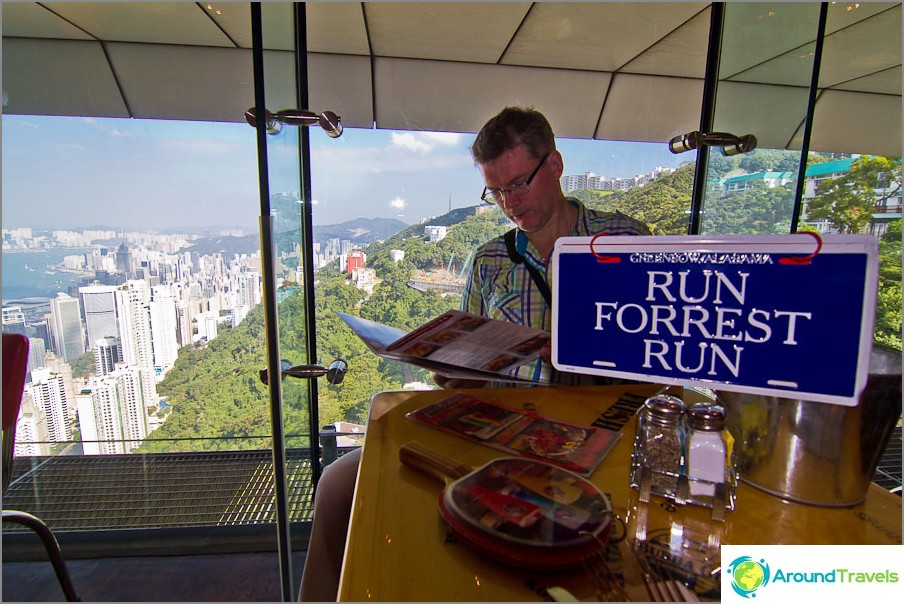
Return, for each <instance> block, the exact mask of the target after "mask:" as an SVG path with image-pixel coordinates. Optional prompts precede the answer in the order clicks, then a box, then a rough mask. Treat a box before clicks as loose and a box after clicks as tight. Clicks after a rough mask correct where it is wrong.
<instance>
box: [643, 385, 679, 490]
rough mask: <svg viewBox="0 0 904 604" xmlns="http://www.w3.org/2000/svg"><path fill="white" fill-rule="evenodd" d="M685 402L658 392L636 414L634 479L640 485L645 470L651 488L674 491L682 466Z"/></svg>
mask: <svg viewBox="0 0 904 604" xmlns="http://www.w3.org/2000/svg"><path fill="white" fill-rule="evenodd" d="M684 411H685V405H684V402H683V401H682V400H681V399H680V398H678V397H677V396H671V395H668V394H659V395H656V396H652V397H650V398H648V399H647V400H646V402H645V403H644V406H643V407H642V408H641V412H640V413H639V414H638V416H637V436H636V439H635V456H636V457H637V463H635V464H634V468H633V470H634V472H635V475H634V476H632V482H634V483H635V484H639V485H641V489H642V490H643V489H644V486H643V485H642V484H641V483H642V477H643V475H644V474H646V475H649V476H650V486H651V487H652V488H651V491H652V492H654V493H657V494H660V495H674V494H675V491H676V488H677V483H678V474H679V472H680V470H681V450H682V449H681V445H682V434H681V419H682V415H683V414H684Z"/></svg>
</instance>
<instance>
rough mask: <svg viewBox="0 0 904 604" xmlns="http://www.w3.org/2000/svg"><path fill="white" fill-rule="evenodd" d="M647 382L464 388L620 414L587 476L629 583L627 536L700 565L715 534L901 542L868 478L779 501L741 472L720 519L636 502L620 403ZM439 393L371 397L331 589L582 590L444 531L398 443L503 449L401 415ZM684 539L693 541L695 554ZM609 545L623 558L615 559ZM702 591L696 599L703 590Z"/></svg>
mask: <svg viewBox="0 0 904 604" xmlns="http://www.w3.org/2000/svg"><path fill="white" fill-rule="evenodd" d="M659 389H660V387H659V386H655V385H642V386H631V387H623V386H607V387H580V388H576V387H575V388H568V387H548V388H500V389H482V390H469V391H466V392H470V393H472V394H476V395H478V396H480V397H481V398H484V399H486V400H489V401H495V402H499V403H502V404H506V405H509V406H513V407H519V408H520V407H521V406H522V405H523V404H524V403H526V402H529V403H533V404H534V405H535V406H536V411H537V413H539V414H541V415H548V416H552V417H556V418H559V419H562V420H566V421H572V422H576V423H581V424H587V425H590V424H593V422H594V421H597V420H598V419H603V420H604V422H605V423H606V424H608V425H617V424H622V426H623V427H622V428H621V431H622V437H621V439H620V440H619V442H618V443H617V444H616V446H615V447H614V448H613V449H612V450H611V451H610V452H609V454H608V455H607V456H606V458H605V459H604V460H603V462H602V464H601V465H600V467H599V468H598V469H597V470H596V471H595V472H594V473H593V474H592V476H591V477H590V480H591V481H592V482H594V483H595V484H596V485H598V486H599V487H600V488H601V490H602V491H603V492H605V493H608V494H609V496H610V499H611V501H612V506H613V510H614V512H615V514H616V515H617V516H618V517H619V519H620V522H619V523H618V524H619V525H620V526H619V530H618V531H617V532H621V525H622V523H623V525H624V534H626V536H627V538H626V539H624V540H623V541H622V542H621V544H620V546H619V550H618V551H617V552H615V554H614V555H615V558H614V560H615V564H616V568H615V569H616V570H617V571H618V570H623V571H624V573H625V576H626V578H628V582H629V584H633V583H635V582H639V581H640V579H639V575H637V574H636V572H635V571H636V569H633V570H632V567H631V565H630V564H629V562H630V560H631V557H630V556H627V555H626V549H627V547H628V545H627V544H630V543H634V542H635V539H637V538H639V539H640V540H641V541H640V542H641V543H643V544H645V545H646V546H650V547H659V548H660V549H663V550H665V553H666V554H668V550H670V549H671V551H673V552H679V553H680V552H681V551H682V550H683V551H684V552H685V553H690V554H691V555H690V556H689V557H688V558H686V559H685V561H689V562H688V563H689V564H694V565H701V564H702V565H704V566H705V565H706V564H707V563H710V564H713V565H715V566H718V565H719V563H720V562H719V547H720V545H721V544H722V543H729V544H750V545H758V544H801V545H821V544H839V545H840V544H877V545H886V544H901V509H902V508H901V498H900V497H899V496H897V495H894V494H891V493H888V492H887V491H885V490H884V489H882V488H880V487H878V486H876V485H875V484H873V485H871V487H870V491H869V493H868V495H867V498H866V501H865V502H864V503H863V504H860V505H857V506H855V507H848V508H828V507H819V506H813V505H805V504H800V503H793V502H789V501H785V500H782V499H779V498H777V497H775V496H773V495H769V494H767V493H765V492H763V491H760V490H759V489H757V488H755V487H752V486H750V485H747V484H745V483H743V482H742V483H741V484H739V486H738V489H737V503H736V508H735V510H733V511H729V512H727V513H726V517H725V521H724V522H716V521H713V520H712V519H711V517H710V510H709V509H707V508H703V507H700V506H695V505H688V506H681V507H677V508H676V506H674V505H672V504H671V503H670V502H668V501H667V500H665V499H662V498H659V497H655V496H654V497H653V498H652V500H651V501H650V502H649V503H641V502H640V501H639V500H638V496H637V491H636V490H634V489H631V488H630V485H629V471H630V464H631V451H632V445H633V438H634V418H633V416H632V415H631V413H630V408H631V407H632V406H637V405H639V404H640V403H642V401H643V400H644V399H645V398H646V397H648V396H650V395H652V394H654V393H656V392H657V391H659ZM449 393H450V391H421V392H413V391H398V392H383V393H380V394H377V395H376V396H375V397H374V399H373V404H372V408H371V412H370V419H369V421H368V426H367V437H366V441H365V445H364V451H363V454H362V460H361V470H360V472H359V475H358V482H357V485H356V490H355V500H354V505H353V507H352V518H351V524H350V527H349V537H348V544H347V546H346V554H345V562H344V565H343V569H342V577H341V580H340V588H339V600H340V601H367V600H372V601H437V600H444V601H542V600H544V599H545V596H546V592H545V591H544V588H548V587H550V586H554V585H556V586H564V587H566V588H567V589H568V590H569V591H571V592H572V593H573V594H574V595H575V596H576V597H578V598H579V599H594V594H595V591H594V590H595V589H596V586H597V584H596V582H595V581H593V580H592V578H591V576H590V575H589V573H588V572H586V571H585V570H584V569H580V568H579V569H576V570H574V571H568V572H559V573H541V572H536V571H534V572H528V571H522V570H518V569H514V568H510V567H506V566H503V565H501V564H498V563H495V562H493V561H491V560H489V559H487V558H486V557H483V556H482V555H479V554H477V553H475V552H474V551H472V550H471V549H470V548H469V547H468V546H466V545H465V544H463V543H459V542H455V540H450V539H449V533H448V532H447V529H446V528H445V526H444V525H443V523H442V521H441V519H440V517H439V513H438V508H437V500H438V496H439V493H440V491H441V490H442V486H441V484H440V483H439V482H438V481H436V480H435V479H433V478H431V477H429V476H426V475H424V474H423V473H420V472H418V471H417V470H413V469H411V468H408V467H406V466H403V465H402V464H401V463H400V462H399V458H398V452H399V447H401V446H402V445H403V444H405V443H407V442H409V441H413V440H415V441H420V442H422V443H424V444H426V445H427V446H429V447H430V448H431V449H433V450H435V451H436V452H437V453H439V454H440V455H443V456H445V457H449V458H453V459H455V460H456V461H458V462H460V463H463V464H465V465H468V466H471V467H478V466H480V465H482V464H484V463H486V462H488V461H490V460H491V459H493V458H495V457H499V456H501V455H503V453H502V452H500V451H497V450H495V449H491V448H489V447H486V446H482V445H478V444H474V443H470V442H468V441H466V440H463V439H461V438H458V437H456V436H453V435H450V434H446V433H444V432H441V431H438V430H435V429H431V428H428V427H426V426H423V425H420V424H418V423H416V422H414V421H412V420H410V419H408V418H406V417H405V414H406V413H408V412H409V411H412V410H414V409H416V408H419V407H421V406H423V405H426V404H428V403H430V402H433V401H435V400H437V399H439V398H441V397H443V396H445V395H448V394H449ZM644 540H645V541H644ZM657 544H658V545H657ZM694 548H699V551H697V552H696V553H695V549H694ZM660 553H662V552H660ZM621 556H625V560H626V562H625V566H624V567H622V568H618V564H619V560H620V558H621ZM612 560H613V559H612V558H610V562H611V561H612ZM681 560H682V558H680V557H678V558H676V561H679V562H680V561H681ZM706 560H708V561H709V562H706ZM695 570H697V571H699V570H700V569H699V568H697V569H695ZM704 570H705V569H704ZM714 584H715V586H716V589H718V585H717V583H715V582H714ZM710 587H711V586H710ZM632 589H634V587H632ZM706 589H707V585H705V582H702V583H701V584H700V585H699V586H698V591H700V592H706ZM630 593H632V592H630V591H629V594H630ZM703 596H704V598H706V597H707V593H703Z"/></svg>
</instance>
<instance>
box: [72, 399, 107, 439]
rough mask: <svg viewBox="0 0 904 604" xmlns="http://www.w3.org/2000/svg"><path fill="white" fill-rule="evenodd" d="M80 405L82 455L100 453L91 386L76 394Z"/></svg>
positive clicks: (76, 400) (78, 405)
mask: <svg viewBox="0 0 904 604" xmlns="http://www.w3.org/2000/svg"><path fill="white" fill-rule="evenodd" d="M75 402H76V406H77V407H78V425H79V430H80V432H81V438H82V455H100V454H101V444H102V443H101V442H100V439H99V438H98V437H97V419H96V417H95V415H94V396H93V393H92V391H91V389H90V388H84V389H83V390H82V391H81V392H79V393H78V394H77V395H76V396H75Z"/></svg>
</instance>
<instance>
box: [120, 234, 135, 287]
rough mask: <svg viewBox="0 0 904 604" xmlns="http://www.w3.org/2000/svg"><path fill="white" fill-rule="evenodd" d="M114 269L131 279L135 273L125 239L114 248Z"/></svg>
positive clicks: (133, 261) (133, 262)
mask: <svg viewBox="0 0 904 604" xmlns="http://www.w3.org/2000/svg"><path fill="white" fill-rule="evenodd" d="M116 270H118V271H119V272H121V273H122V274H124V275H125V276H126V278H127V279H131V278H132V277H133V276H134V275H135V260H134V259H133V258H132V252H131V251H130V250H129V246H128V245H126V242H125V241H123V242H122V243H121V244H120V245H119V248H118V249H117V250H116Z"/></svg>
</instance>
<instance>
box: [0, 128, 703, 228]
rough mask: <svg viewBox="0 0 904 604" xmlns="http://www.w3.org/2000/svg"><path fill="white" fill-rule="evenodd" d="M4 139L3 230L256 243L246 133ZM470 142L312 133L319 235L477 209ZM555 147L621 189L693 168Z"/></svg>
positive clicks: (442, 136)
mask: <svg viewBox="0 0 904 604" xmlns="http://www.w3.org/2000/svg"><path fill="white" fill-rule="evenodd" d="M3 134H4V136H3V147H2V157H3V160H2V161H3V183H2V186H3V227H4V228H17V227H32V228H35V229H80V228H89V227H96V226H105V227H110V228H113V229H125V230H135V229H140V230H164V229H167V230H171V229H173V228H178V227H184V228H242V229H243V230H244V231H245V232H249V233H253V232H257V224H258V216H259V201H258V200H259V197H258V175H257V157H256V149H255V133H254V130H253V129H252V128H250V127H249V126H247V125H246V124H237V123H218V122H176V121H166V120H133V119H114V118H73V117H48V116H15V115H13V116H10V115H4V116H3ZM473 138H474V134H457V133H435V132H401V131H389V130H364V129H356V128H348V129H346V130H345V132H344V133H343V135H342V137H340V138H338V139H330V138H328V137H327V136H326V135H325V133H322V132H320V131H319V130H315V129H312V130H311V164H312V206H313V210H312V211H313V216H314V223H315V224H320V225H326V224H338V223H341V222H345V221H348V220H352V219H355V218H359V217H362V216H366V217H380V218H396V219H398V220H401V221H402V222H405V223H408V224H413V223H417V222H420V221H422V220H424V219H425V218H427V217H430V216H438V215H441V214H444V213H445V212H446V211H448V209H449V207H450V205H451V207H452V208H459V207H467V206H473V205H477V204H479V203H480V200H479V198H478V196H479V192H480V190H482V187H483V181H482V178H481V176H480V173H479V172H478V170H477V169H476V168H475V167H474V165H473V162H472V160H471V157H470V153H469V150H468V149H469V146H470V144H471V142H473ZM268 142H269V143H270V145H269V148H268V156H269V160H270V164H271V182H270V190H271V193H279V192H291V191H298V190H299V188H300V187H299V185H298V183H297V180H296V178H297V176H296V169H295V168H294V165H295V159H294V153H295V151H294V139H293V137H292V136H282V135H281V137H273V138H268ZM558 145H559V149H560V151H561V152H562V154H563V156H564V158H565V174H583V173H585V172H593V173H595V174H597V175H601V176H605V177H607V178H626V177H633V176H635V175H637V174H641V173H645V172H650V171H652V170H654V169H655V168H657V167H660V166H662V167H669V168H676V167H678V165H680V163H683V162H685V161H688V160H692V159H693V158H692V157H684V156H676V155H672V154H671V153H670V152H669V151H668V149H667V146H666V145H665V144H652V143H618V142H608V141H588V140H575V139H558ZM36 200H41V201H42V202H44V203H35V201H36ZM47 200H58V201H59V203H52V205H50V206H48V205H47V204H46V201H47ZM48 208H50V209H52V211H50V212H48V211H47V209H48ZM145 210H147V211H145Z"/></svg>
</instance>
